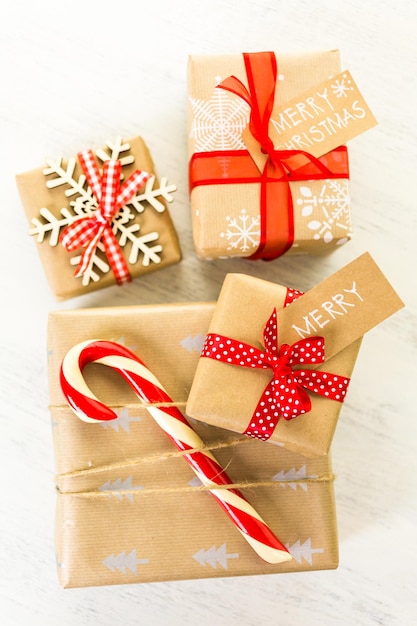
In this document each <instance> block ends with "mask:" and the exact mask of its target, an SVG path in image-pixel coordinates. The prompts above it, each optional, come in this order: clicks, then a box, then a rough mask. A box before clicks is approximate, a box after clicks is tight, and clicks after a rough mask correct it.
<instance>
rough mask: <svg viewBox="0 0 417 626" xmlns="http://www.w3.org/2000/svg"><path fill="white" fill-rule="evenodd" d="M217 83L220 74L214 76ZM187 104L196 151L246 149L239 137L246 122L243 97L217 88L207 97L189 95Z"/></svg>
mask: <svg viewBox="0 0 417 626" xmlns="http://www.w3.org/2000/svg"><path fill="white" fill-rule="evenodd" d="M220 82H221V77H220V76H216V85H218V84H219V83H220ZM190 103H191V108H192V112H193V122H192V125H191V131H190V137H191V138H192V139H195V142H196V143H195V152H212V151H215V150H244V149H245V148H246V146H245V144H244V143H243V141H242V137H241V136H242V132H243V130H244V129H245V128H246V126H247V124H248V121H249V106H248V105H247V104H246V102H244V101H243V100H242V98H238V97H237V96H233V95H232V94H230V93H229V92H228V91H225V90H224V89H219V88H217V87H216V88H215V89H213V94H212V96H211V99H210V100H202V99H200V98H193V97H190Z"/></svg>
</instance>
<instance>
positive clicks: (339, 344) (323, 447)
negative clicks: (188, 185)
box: [186, 253, 403, 457]
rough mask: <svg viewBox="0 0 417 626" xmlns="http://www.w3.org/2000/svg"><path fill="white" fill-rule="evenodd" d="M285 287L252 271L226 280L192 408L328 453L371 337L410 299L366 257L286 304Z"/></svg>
mask: <svg viewBox="0 0 417 626" xmlns="http://www.w3.org/2000/svg"><path fill="white" fill-rule="evenodd" d="M282 291H283V287H281V286H280V285H276V284H274V283H270V282H267V281H264V280H260V279H258V278H254V277H251V276H246V275H244V274H228V275H227V276H226V279H225V281H224V284H223V287H222V290H221V292H220V296H219V299H218V302H217V305H216V309H215V312H214V315H213V318H212V321H211V323H210V327H209V332H208V334H207V336H206V339H205V343H204V346H203V349H202V352H201V357H200V360H199V363H198V366H197V369H196V374H195V377H194V381H193V385H192V387H191V390H190V395H189V398H188V402H187V407H186V412H187V415H189V416H190V417H192V418H195V419H201V420H202V421H203V422H206V423H208V424H212V425H215V426H219V427H222V428H226V429H228V430H233V431H235V432H239V433H243V434H245V435H248V436H250V437H254V438H258V439H261V440H263V441H270V442H273V443H275V444H278V445H281V446H285V447H286V448H288V449H291V450H294V451H297V452H299V453H301V454H304V455H306V456H310V457H315V456H320V455H325V454H327V453H328V452H329V449H330V444H331V441H332V438H333V434H334V431H335V428H336V424H337V420H338V417H339V413H340V409H341V407H342V403H343V401H344V399H345V395H346V391H347V388H348V384H349V380H350V376H351V373H352V370H353V367H354V364H355V360H356V358H357V355H358V351H359V347H360V344H361V340H362V337H363V335H364V333H365V332H367V331H368V330H370V329H371V328H372V327H373V326H375V325H376V324H378V323H379V322H381V321H382V320H384V319H385V318H386V317H388V316H389V315H391V314H392V313H394V312H395V311H397V310H398V309H399V308H401V307H402V306H403V303H402V302H401V300H400V299H399V298H398V296H397V294H396V293H395V291H394V290H393V289H392V287H391V286H390V284H389V283H388V281H387V280H386V279H385V277H384V276H383V274H382V273H381V271H380V270H379V268H378V267H377V265H376V264H375V262H374V261H373V259H372V258H371V257H370V255H369V254H367V253H366V254H364V255H362V256H360V257H358V259H356V260H355V261H353V262H352V263H350V264H348V265H347V266H345V267H344V268H343V269H342V270H339V271H338V272H336V273H335V274H334V275H333V276H331V277H330V278H328V279H326V280H324V281H323V282H322V283H320V284H319V285H317V286H316V287H314V288H313V289H311V290H310V291H308V292H307V293H305V294H303V295H300V294H299V293H296V294H295V296H297V297H292V301H290V300H288V298H286V299H285V307H284V308H283V309H280V310H278V308H277V305H278V306H279V303H280V302H281V300H282ZM288 304H289V306H287V305H288Z"/></svg>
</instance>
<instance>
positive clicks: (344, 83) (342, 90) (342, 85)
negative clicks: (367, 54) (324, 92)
mask: <svg viewBox="0 0 417 626" xmlns="http://www.w3.org/2000/svg"><path fill="white" fill-rule="evenodd" d="M351 84H352V81H351V80H350V79H349V78H348V77H347V75H346V74H343V76H342V78H337V79H336V80H335V81H334V83H332V84H331V89H332V91H333V93H334V94H335V96H336V98H347V95H348V91H353V87H351Z"/></svg>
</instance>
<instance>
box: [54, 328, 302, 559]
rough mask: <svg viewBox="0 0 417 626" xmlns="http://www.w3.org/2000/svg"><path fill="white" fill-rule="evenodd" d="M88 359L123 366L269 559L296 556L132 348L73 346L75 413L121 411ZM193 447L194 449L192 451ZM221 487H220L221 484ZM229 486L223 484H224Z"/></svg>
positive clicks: (89, 417)
mask: <svg viewBox="0 0 417 626" xmlns="http://www.w3.org/2000/svg"><path fill="white" fill-rule="evenodd" d="M88 363H100V364H102V365H107V366H109V367H111V368H112V369H114V370H115V371H117V372H118V373H119V374H121V376H122V377H123V378H124V379H125V380H126V381H127V382H128V383H129V385H130V386H131V387H132V389H133V390H134V391H135V393H136V395H137V396H138V397H139V399H140V400H141V401H142V402H144V403H146V408H147V410H148V411H149V413H150V414H151V415H152V417H153V418H154V419H155V420H156V422H157V423H158V424H159V426H160V427H161V428H162V430H163V431H164V432H165V433H166V434H167V435H168V437H169V439H171V441H172V442H173V443H174V444H175V446H176V447H177V448H178V450H180V451H181V452H184V458H185V460H186V461H187V462H188V463H189V465H190V466H191V467H192V469H193V470H194V472H195V473H196V475H197V476H198V478H199V479H200V481H201V482H202V483H203V485H205V486H207V488H208V491H209V493H211V495H212V496H214V498H215V499H216V500H217V502H218V503H219V504H220V506H221V507H222V508H223V510H224V511H225V512H226V513H227V515H228V516H229V518H230V519H231V520H232V521H233V523H234V524H235V525H236V527H237V529H238V530H239V531H240V533H241V534H242V536H243V537H244V538H245V539H246V541H248V543H249V544H250V545H251V546H252V548H253V549H254V550H255V552H256V553H257V554H258V555H259V556H260V557H261V558H262V559H264V560H265V561H266V562H268V563H282V562H284V561H289V560H291V558H292V557H291V555H290V554H289V552H288V550H287V549H286V547H285V546H284V545H283V544H282V543H281V542H280V541H279V540H278V539H277V537H276V536H275V535H274V533H273V532H272V530H271V529H270V528H269V526H267V524H266V523H265V522H264V521H263V519H262V518H261V517H260V515H259V514H258V513H257V512H256V511H255V509H254V508H253V507H252V506H251V505H250V504H249V502H248V501H247V500H246V498H245V497H244V496H243V495H242V494H241V493H240V491H238V490H237V489H236V488H233V487H229V488H224V486H225V485H232V484H233V483H232V481H231V480H230V478H229V477H228V476H227V474H226V472H225V471H224V470H223V468H222V467H221V466H220V465H219V464H218V462H217V461H216V459H215V458H214V456H213V455H212V454H211V452H209V451H208V450H203V448H204V443H203V441H202V440H201V439H200V437H199V436H198V434H197V433H196V432H195V431H194V430H193V429H192V428H191V426H190V424H189V423H188V422H187V420H186V419H185V417H184V416H183V414H182V413H181V412H180V411H179V410H178V408H177V407H175V406H173V402H172V400H171V398H170V397H169V395H168V394H167V392H166V391H165V389H164V388H163V387H162V385H161V384H160V382H159V381H158V380H157V378H156V377H155V376H154V375H153V374H152V372H151V371H150V370H149V369H148V368H147V367H146V365H145V364H144V363H143V362H142V361H141V360H140V359H139V358H138V357H137V356H136V355H135V354H134V353H133V352H131V351H130V350H128V349H127V348H125V347H124V346H121V345H120V344H117V343H115V342H112V341H102V340H90V341H84V342H82V343H79V344H77V345H76V346H74V347H73V348H71V349H70V350H69V351H68V353H67V354H66V356H65V357H64V359H63V361H62V365H61V372H60V383H61V388H62V391H63V393H64V395H65V397H66V399H67V401H68V404H69V405H70V407H71V408H72V410H73V411H74V413H75V414H76V415H77V416H78V417H79V418H80V419H82V420H84V421H86V422H96V421H97V420H99V421H101V420H112V419H116V418H117V415H116V413H115V412H114V411H113V410H112V409H110V408H109V407H108V406H107V405H105V404H103V403H102V402H101V401H100V400H99V399H98V398H97V397H96V396H95V395H94V394H93V393H92V391H91V390H90V389H89V387H88V386H87V384H86V382H85V380H84V377H83V369H84V367H85V366H86V365H87V364H88ZM190 450H191V452H188V451H190ZM217 487H220V488H217ZM221 487H223V488H221Z"/></svg>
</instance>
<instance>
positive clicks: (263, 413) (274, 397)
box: [201, 309, 349, 440]
mask: <svg viewBox="0 0 417 626" xmlns="http://www.w3.org/2000/svg"><path fill="white" fill-rule="evenodd" d="M263 338H264V346H265V350H259V349H258V348H255V347H254V346H251V345H249V344H246V343H243V342H242V341H237V340H235V339H230V338H228V337H223V336H222V335H217V334H215V333H211V334H208V335H207V337H206V340H205V344H204V346H203V350H202V352H201V356H204V357H208V358H211V359H215V360H219V361H222V362H224V363H230V364H231V365H239V366H243V367H254V368H258V369H271V370H272V371H273V378H272V380H271V381H270V382H269V383H268V385H267V386H266V387H265V389H264V391H263V393H262V395H261V397H260V399H259V401H258V404H257V406H256V408H255V411H254V412H253V415H252V417H251V420H250V423H249V425H248V427H247V428H246V430H245V431H244V434H245V435H249V436H251V437H256V438H259V439H263V440H265V439H269V437H270V436H271V435H272V433H273V432H274V429H275V427H276V425H277V423H278V420H279V418H280V417H281V416H282V417H283V418H284V419H286V420H291V419H293V418H294V417H297V416H298V415H302V414H303V413H307V412H308V411H310V409H311V400H310V397H309V395H308V393H307V392H306V391H305V390H306V389H307V390H308V391H310V392H314V393H317V394H319V395H320V396H323V397H325V398H330V399H332V400H337V401H338V402H343V400H344V398H345V395H346V391H347V387H348V385H349V379H348V378H346V377H345V376H339V375H337V374H331V373H329V372H322V371H316V370H313V369H311V370H310V369H293V368H294V367H295V366H304V365H319V364H320V363H323V362H324V338H323V337H306V338H304V339H301V340H300V341H297V342H296V343H293V344H292V345H288V344H282V345H281V347H280V348H279V349H278V323H277V313H276V309H274V310H273V312H272V315H271V316H270V318H269V320H268V321H267V323H266V326H265V329H264V333H263Z"/></svg>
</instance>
